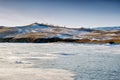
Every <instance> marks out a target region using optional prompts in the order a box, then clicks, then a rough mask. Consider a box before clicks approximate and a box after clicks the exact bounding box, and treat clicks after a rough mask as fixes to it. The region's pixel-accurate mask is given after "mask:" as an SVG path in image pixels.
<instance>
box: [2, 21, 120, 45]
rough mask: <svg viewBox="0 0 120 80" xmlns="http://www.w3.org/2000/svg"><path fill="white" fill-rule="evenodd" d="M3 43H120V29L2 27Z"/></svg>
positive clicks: (50, 26)
mask: <svg viewBox="0 0 120 80" xmlns="http://www.w3.org/2000/svg"><path fill="white" fill-rule="evenodd" d="M0 41H1V42H57V41H66V42H90V43H108V42H113V41H114V42H116V43H120V27H101V28H93V29H86V28H66V27H59V26H53V25H47V24H39V23H33V24H30V25H26V26H16V27H3V26H2V27H0Z"/></svg>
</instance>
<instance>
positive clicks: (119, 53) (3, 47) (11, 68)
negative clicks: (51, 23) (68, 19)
mask: <svg viewBox="0 0 120 80" xmlns="http://www.w3.org/2000/svg"><path fill="white" fill-rule="evenodd" d="M119 75H120V45H110V44H104V45H96V44H77V43H41V44H35V43H0V80H120V76H119Z"/></svg>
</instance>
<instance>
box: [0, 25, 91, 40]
mask: <svg viewBox="0 0 120 80" xmlns="http://www.w3.org/2000/svg"><path fill="white" fill-rule="evenodd" d="M2 29H4V28H2ZM91 31H92V30H90V29H83V28H81V29H74V28H65V27H58V26H53V25H46V24H39V23H33V24H30V25H26V26H17V27H12V28H11V29H10V30H7V31H5V32H2V33H1V34H0V38H10V37H17V38H18V37H22V36H24V35H25V34H31V33H33V34H34V33H38V34H46V35H44V37H45V38H51V37H59V38H80V35H82V34H86V33H89V32H91Z"/></svg>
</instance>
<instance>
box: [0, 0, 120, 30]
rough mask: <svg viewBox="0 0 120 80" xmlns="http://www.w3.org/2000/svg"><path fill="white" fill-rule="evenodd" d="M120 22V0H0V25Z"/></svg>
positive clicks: (81, 24)
mask: <svg viewBox="0 0 120 80" xmlns="http://www.w3.org/2000/svg"><path fill="white" fill-rule="evenodd" d="M33 22H38V23H48V24H54V25H60V26H67V27H77V28H79V27H101V26H102V27H103V26H120V0H0V25H1V26H2V25H4V26H18V25H27V24H30V23H33Z"/></svg>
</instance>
